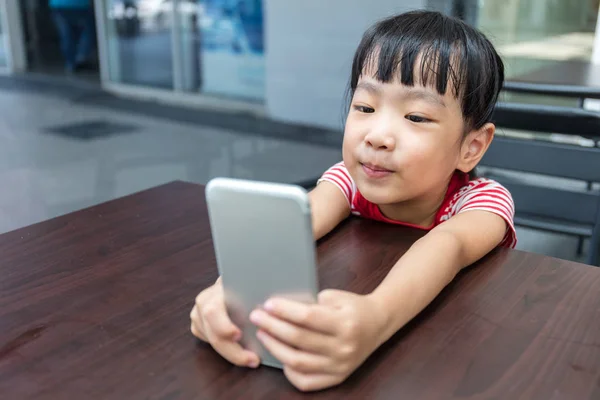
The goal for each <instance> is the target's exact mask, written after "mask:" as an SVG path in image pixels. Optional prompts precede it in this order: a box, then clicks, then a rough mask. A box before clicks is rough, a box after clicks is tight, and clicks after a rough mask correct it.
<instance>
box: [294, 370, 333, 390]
mask: <svg viewBox="0 0 600 400" xmlns="http://www.w3.org/2000/svg"><path fill="white" fill-rule="evenodd" d="M283 372H284V373H285V376H286V377H287V378H288V380H289V381H290V382H291V383H292V385H294V386H295V387H296V388H297V389H298V390H301V391H303V392H313V391H317V390H322V389H326V388H330V387H332V386H336V385H339V384H340V383H342V382H343V381H344V378H343V376H341V375H330V374H306V373H303V372H299V371H296V370H294V369H293V368H289V367H285V368H284V369H283Z"/></svg>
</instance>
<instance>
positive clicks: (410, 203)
mask: <svg viewBox="0 0 600 400" xmlns="http://www.w3.org/2000/svg"><path fill="white" fill-rule="evenodd" d="M448 184H449V182H448ZM448 184H446V186H444V187H443V188H442V190H440V191H437V192H435V193H431V192H430V193H427V194H426V195H423V196H420V197H418V198H415V199H411V200H407V201H403V202H400V203H394V204H384V205H380V206H379V209H380V210H381V212H382V213H383V215H385V216H386V217H387V218H390V219H393V220H395V221H402V222H405V223H408V224H412V225H417V226H420V227H423V228H429V227H430V226H431V225H432V224H433V223H434V221H435V216H436V214H437V212H438V210H439V209H440V207H441V206H442V203H443V202H444V198H445V197H446V192H447V191H448Z"/></svg>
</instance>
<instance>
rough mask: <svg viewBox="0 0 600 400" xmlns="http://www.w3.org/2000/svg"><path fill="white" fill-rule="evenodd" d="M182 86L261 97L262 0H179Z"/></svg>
mask: <svg viewBox="0 0 600 400" xmlns="http://www.w3.org/2000/svg"><path fill="white" fill-rule="evenodd" d="M178 25H179V28H180V32H181V40H182V43H181V46H182V49H181V50H182V56H183V60H182V77H183V82H184V85H183V86H184V90H187V91H201V92H203V93H208V94H215V95H224V96H230V97H236V98H243V99H250V100H262V99H264V91H265V57H264V50H265V49H264V19H263V0H197V1H194V0H180V2H179V7H178Z"/></svg>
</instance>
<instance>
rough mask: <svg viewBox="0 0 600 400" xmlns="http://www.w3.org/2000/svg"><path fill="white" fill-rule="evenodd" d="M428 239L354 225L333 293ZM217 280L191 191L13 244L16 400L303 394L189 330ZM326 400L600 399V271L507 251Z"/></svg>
mask: <svg viewBox="0 0 600 400" xmlns="http://www.w3.org/2000/svg"><path fill="white" fill-rule="evenodd" d="M420 235H421V233H419V232H416V231H412V230H409V229H405V228H399V227H395V226H390V225H382V224H379V223H376V222H372V221H364V220H357V219H352V220H349V221H348V222H347V223H345V224H343V225H342V226H341V227H340V228H339V229H338V230H337V231H336V232H335V233H333V234H332V235H330V236H329V237H327V238H326V239H324V240H323V241H322V242H321V244H320V246H319V262H320V265H321V268H320V271H319V275H320V279H321V282H322V286H323V287H334V288H344V289H349V290H353V291H356V292H360V293H365V292H368V291H369V290H371V289H373V288H374V287H375V286H376V285H377V284H378V282H379V281H380V280H381V279H382V278H383V277H384V276H385V274H386V273H387V271H388V270H389V268H390V267H391V266H392V264H393V263H394V262H395V261H396V259H397V258H398V257H399V256H400V255H401V254H403V253H404V252H405V251H406V250H407V249H408V248H409V246H410V245H411V244H412V243H413V242H414V241H415V240H416V239H417V238H418V237H419V236H420ZM216 277H217V270H216V265H215V258H214V254H213V249H212V242H211V237H210V233H209V226H208V219H207V212H206V207H205V203H204V190H203V188H202V187H200V186H196V185H192V184H186V183H181V182H176V183H172V184H168V185H165V186H162V187H159V188H156V189H152V190H149V191H146V192H142V193H139V194H136V195H133V196H130V197H126V198H123V199H119V200H116V201H112V202H109V203H105V204H101V205H99V206H96V207H93V208H89V209H86V210H83V211H79V212H76V213H73V214H70V215H66V216H63V217H60V218H56V219H53V220H50V221H46V222H43V223H40V224H37V225H33V226H30V227H27V228H23V229H20V230H17V231H14V232H11V233H7V234H4V235H1V236H0V393H1V396H0V397H1V398H2V399H11V400H20V399H36V400H42V399H86V400H88V399H186V400H187V399H230V398H234V399H235V398H240V399H273V398H286V399H288V398H291V399H294V398H302V397H304V395H302V394H300V393H298V392H297V391H296V390H295V389H293V388H292V387H291V385H290V384H289V383H288V382H287V381H286V379H285V378H284V376H283V375H282V374H281V372H280V371H278V370H274V369H270V368H261V369H259V370H258V371H251V370H247V369H240V368H236V367H233V366H231V365H229V364H228V363H227V362H225V361H224V360H222V359H221V358H220V357H219V356H218V355H217V354H216V353H215V352H213V351H212V350H211V348H209V347H208V346H206V345H198V344H197V343H196V341H195V340H194V338H193V337H192V336H191V334H190V333H189V331H188V330H189V311H190V309H191V306H192V302H193V299H194V297H195V295H196V294H197V292H198V291H200V289H202V288H204V287H206V286H207V285H209V284H211V283H212V282H213V281H214V280H215V279H216ZM315 397H316V398H327V399H350V398H356V399H371V398H373V399H411V400H412V399H451V398H456V399H459V398H460V399H483V398H485V399H494V398H497V399H544V400H547V399H568V400H572V399H597V398H599V397H600V269H597V268H593V267H588V266H584V265H579V264H574V263H571V262H567V261H561V260H557V259H553V258H548V257H542V256H538V255H534V254H528V253H523V252H519V251H509V250H498V251H495V252H494V253H493V254H491V255H490V256H488V257H487V258H486V259H485V260H484V261H482V262H480V263H479V265H478V266H476V267H474V268H471V269H470V270H468V271H466V272H465V273H463V274H462V275H461V276H460V277H459V278H457V279H456V280H455V282H454V283H453V284H452V285H451V286H450V287H448V288H447V290H445V291H444V292H443V293H442V294H441V295H440V296H439V297H438V299H437V300H436V301H435V302H434V303H433V304H432V305H431V306H430V307H429V308H428V309H427V310H425V311H424V312H423V313H422V314H421V315H420V316H419V317H418V318H417V319H416V320H414V321H413V322H412V323H410V324H409V325H408V326H407V327H406V328H404V329H403V330H401V331H400V332H399V333H398V334H397V335H395V336H394V337H393V338H392V339H391V340H390V341H389V342H388V343H387V344H385V345H384V346H383V347H382V348H381V349H379V350H378V351H377V352H376V353H375V355H374V356H372V357H371V358H370V359H369V360H368V361H367V362H366V364H365V365H364V366H363V367H362V368H360V369H359V370H358V371H357V373H356V374H354V375H353V376H352V377H351V378H350V379H349V380H348V382H347V383H345V384H344V385H342V386H340V387H338V388H337V389H334V390H330V391H325V392H322V393H318V394H316V395H315Z"/></svg>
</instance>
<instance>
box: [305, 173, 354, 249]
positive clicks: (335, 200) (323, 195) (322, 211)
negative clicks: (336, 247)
mask: <svg viewBox="0 0 600 400" xmlns="http://www.w3.org/2000/svg"><path fill="white" fill-rule="evenodd" d="M309 199H310V207H311V212H312V226H313V235H314V237H315V240H319V239H321V238H322V237H323V236H325V235H327V234H328V233H329V232H331V231H332V230H333V228H335V227H336V226H337V225H338V224H339V223H340V222H342V221H343V220H345V219H346V218H348V217H349V216H350V206H349V205H348V200H346V197H345V196H344V194H343V193H342V192H341V191H340V189H338V188H337V187H336V186H335V185H334V184H332V183H330V182H327V181H324V182H321V183H320V184H319V185H318V186H317V187H316V188H315V189H313V190H312V191H311V192H310V193H309Z"/></svg>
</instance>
